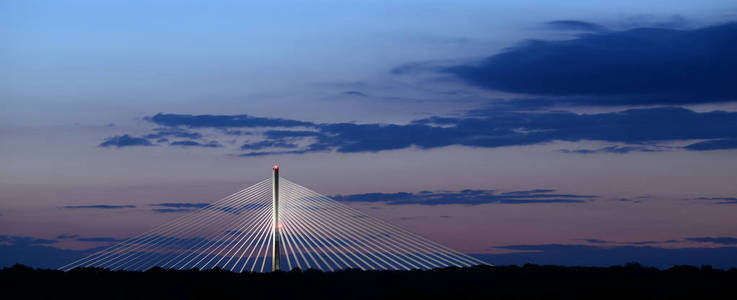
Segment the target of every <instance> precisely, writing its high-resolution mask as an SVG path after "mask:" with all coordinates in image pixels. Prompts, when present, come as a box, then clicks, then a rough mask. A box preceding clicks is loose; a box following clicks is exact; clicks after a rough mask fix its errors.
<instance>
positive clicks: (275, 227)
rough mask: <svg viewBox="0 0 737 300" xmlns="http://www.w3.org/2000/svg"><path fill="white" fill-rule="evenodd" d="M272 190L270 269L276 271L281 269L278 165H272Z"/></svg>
mask: <svg viewBox="0 0 737 300" xmlns="http://www.w3.org/2000/svg"><path fill="white" fill-rule="evenodd" d="M271 181H272V183H273V192H272V194H271V195H272V196H271V199H272V201H271V204H272V211H273V213H272V215H271V234H272V236H273V238H272V239H271V240H272V243H271V249H272V250H271V271H272V272H276V271H278V270H281V264H280V258H281V252H280V251H279V249H281V239H280V237H281V235H280V232H279V229H281V228H280V227H281V224H280V223H279V165H274V168H273V177H272V180H271Z"/></svg>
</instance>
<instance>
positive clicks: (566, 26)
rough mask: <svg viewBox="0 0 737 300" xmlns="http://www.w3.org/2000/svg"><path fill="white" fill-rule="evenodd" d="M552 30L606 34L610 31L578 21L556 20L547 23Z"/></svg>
mask: <svg viewBox="0 0 737 300" xmlns="http://www.w3.org/2000/svg"><path fill="white" fill-rule="evenodd" d="M545 25H547V26H548V27H550V28H553V29H561V30H574V31H588V32H605V31H609V30H608V29H607V28H606V27H604V26H601V25H599V24H594V23H589V22H584V21H576V20H556V21H550V22H547V23H545Z"/></svg>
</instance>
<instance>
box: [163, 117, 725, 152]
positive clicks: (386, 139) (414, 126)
mask: <svg viewBox="0 0 737 300" xmlns="http://www.w3.org/2000/svg"><path fill="white" fill-rule="evenodd" d="M192 117H193V118H195V119H197V118H198V117H199V116H192ZM209 117H213V118H214V117H218V116H209ZM222 117H227V118H224V119H229V118H230V117H234V116H222ZM256 119H264V118H256ZM269 120H282V121H290V120H283V119H269ZM294 122H299V121H294ZM198 126H204V125H202V124H200V125H198ZM218 126H219V125H218ZM310 129H311V130H266V131H264V133H263V138H265V140H263V141H260V142H255V143H246V144H244V145H243V146H242V147H241V148H242V150H244V151H247V152H245V153H242V154H240V155H239V156H263V155H276V154H304V153H309V152H321V151H336V152H343V153H356V152H378V151H385V150H395V149H405V148H409V147H417V148H420V149H432V148H438V147H445V146H452V145H460V146H470V147H482V148H495V147H505V146H524V145H534V144H540V143H548V142H553V141H568V142H578V141H584V140H590V141H603V142H611V143H623V144H626V145H613V146H607V147H604V148H599V149H573V150H571V149H566V150H561V151H562V152H568V153H583V154H593V153H617V154H625V153H630V152H633V151H636V152H658V151H663V150H665V149H669V148H668V147H663V146H658V145H655V143H656V142H665V141H683V140H709V141H713V140H737V112H725V111H712V112H694V111H692V110H688V109H685V108H680V107H658V108H647V109H629V110H625V111H619V112H607V113H596V114H577V113H572V112H566V111H532V112H529V111H528V112H520V111H509V110H496V109H477V110H473V111H469V112H468V113H467V114H466V115H465V116H462V117H430V118H425V119H420V120H415V121H413V122H411V123H409V124H403V125H397V124H355V123H323V124H314V125H312V126H311V127H310ZM172 145H179V146H200V147H216V146H220V144H216V143H215V142H211V143H209V144H201V143H199V142H195V141H181V142H174V143H172ZM298 145H299V146H298ZM267 148H268V150H266V149H267ZM710 148H719V149H722V148H727V147H726V146H724V145H721V146H720V147H703V146H698V147H697V146H694V145H693V144H692V145H690V146H686V147H685V148H684V149H685V150H689V151H704V150H709V149H710Z"/></svg>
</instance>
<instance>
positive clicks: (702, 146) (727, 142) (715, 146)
mask: <svg viewBox="0 0 737 300" xmlns="http://www.w3.org/2000/svg"><path fill="white" fill-rule="evenodd" d="M684 148H685V149H687V150H691V151H709V150H726V149H737V138H729V139H715V140H710V141H704V142H699V143H693V144H690V145H688V146H686V147H684Z"/></svg>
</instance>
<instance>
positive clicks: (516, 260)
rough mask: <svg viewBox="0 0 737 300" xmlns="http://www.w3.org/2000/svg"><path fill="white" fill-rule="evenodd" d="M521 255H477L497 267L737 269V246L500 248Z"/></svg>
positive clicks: (532, 246) (526, 246)
mask: <svg viewBox="0 0 737 300" xmlns="http://www.w3.org/2000/svg"><path fill="white" fill-rule="evenodd" d="M496 248H499V249H505V250H516V251H519V252H514V253H504V254H477V255H474V256H476V257H478V258H480V259H483V260H485V261H487V262H489V263H492V264H496V265H509V264H516V265H523V264H527V263H532V264H540V265H564V266H612V265H623V264H627V263H630V262H639V263H641V264H643V265H646V266H653V267H658V268H670V267H672V266H674V265H693V266H701V265H711V266H714V267H716V268H724V269H727V268H731V267H736V266H737V247H717V248H659V247H651V246H610V245H601V246H599V245H561V244H542V245H509V246H500V247H496Z"/></svg>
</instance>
